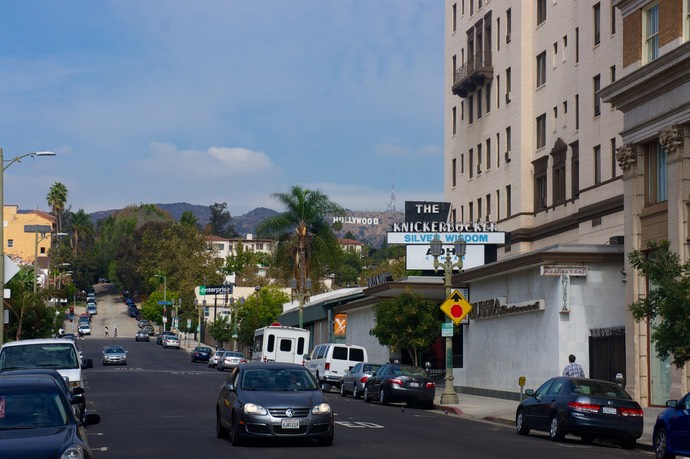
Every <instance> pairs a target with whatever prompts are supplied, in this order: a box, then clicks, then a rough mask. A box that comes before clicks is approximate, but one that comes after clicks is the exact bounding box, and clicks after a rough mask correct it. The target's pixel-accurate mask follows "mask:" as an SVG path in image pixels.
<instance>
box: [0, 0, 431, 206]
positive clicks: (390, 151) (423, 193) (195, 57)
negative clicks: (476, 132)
mask: <svg viewBox="0 0 690 459" xmlns="http://www.w3.org/2000/svg"><path fill="white" fill-rule="evenodd" d="M443 13H444V2H443V1H442V0H362V1H354V0H352V1H350V0H278V1H269V0H256V1H247V0H237V1H235V0H204V1H191V0H188V1H181V0H113V1H105V0H98V1H94V0H71V1H67V0H22V1H14V2H9V1H8V2H2V3H0V69H1V71H0V146H1V147H3V149H4V155H5V160H8V159H11V158H13V157H16V156H18V155H21V154H24V153H27V152H32V151H37V150H52V151H55V152H57V154H58V156H56V157H52V158H51V157H48V158H36V159H34V160H31V159H30V158H26V159H25V160H22V162H21V164H13V165H12V166H11V167H9V168H8V169H7V170H6V171H5V174H4V179H5V184H4V190H5V194H4V199H5V203H6V204H17V205H19V207H20V208H21V209H43V210H47V209H48V204H47V202H46V199H45V197H46V194H47V193H48V190H49V188H50V186H51V185H52V184H53V183H55V182H61V183H63V184H65V185H66V186H67V189H68V190H69V200H68V206H72V210H74V211H76V210H78V209H80V208H83V209H84V210H85V211H87V212H94V211H97V210H106V209H114V208H120V207H124V206H127V205H131V204H140V203H174V202H188V203H191V204H200V205H205V206H207V205H210V204H213V203H214V202H226V203H227V204H228V210H229V211H230V213H231V215H242V214H244V213H246V212H248V211H250V210H252V209H254V208H256V207H268V208H272V209H275V210H281V209H280V207H279V206H278V203H277V202H276V201H275V200H274V199H273V198H272V197H271V194H272V193H276V192H286V191H288V190H289V189H290V188H291V187H292V186H293V185H301V186H303V187H305V188H308V189H319V190H321V191H322V192H324V193H326V194H327V195H328V196H329V198H330V199H331V200H333V201H335V202H337V203H339V204H340V205H342V206H343V207H345V208H348V209H352V210H385V209H386V206H387V204H388V202H389V201H390V195H391V190H392V187H393V183H395V190H396V201H397V208H398V209H399V210H401V209H403V204H404V201H406V200H430V201H442V200H443V94H444V88H443V48H444V43H443V38H444V37H443V28H444V17H443Z"/></svg>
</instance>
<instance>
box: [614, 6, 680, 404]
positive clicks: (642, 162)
mask: <svg viewBox="0 0 690 459" xmlns="http://www.w3.org/2000/svg"><path fill="white" fill-rule="evenodd" d="M614 3H615V7H616V8H617V9H618V10H619V12H620V14H621V16H622V18H623V38H624V43H625V45H624V47H623V48H622V50H621V51H620V54H621V57H622V60H623V67H622V68H621V72H620V74H621V78H620V79H619V80H617V81H616V82H613V83H612V84H610V85H607V86H606V87H605V88H604V89H603V90H602V92H601V95H602V98H603V100H604V101H606V102H609V103H611V104H612V106H613V107H614V108H615V109H617V110H619V111H620V112H621V113H622V114H623V117H624V123H623V129H622V130H621V135H622V143H621V145H620V146H619V147H618V153H617V158H618V162H619V163H620V165H621V166H622V168H623V187H624V195H625V200H624V201H625V212H624V215H625V219H624V226H625V251H626V253H629V252H631V251H632V250H645V248H646V246H647V243H648V242H649V241H655V240H662V239H663V240H668V241H669V242H670V248H671V250H672V251H673V252H676V253H677V254H679V256H680V261H681V263H685V262H687V261H688V259H689V257H690V252H689V250H690V247H689V246H688V240H690V239H689V238H690V228H689V225H690V218H689V212H690V210H689V206H690V43H689V41H690V0H657V1H642V0H616V1H615V2H614ZM626 261H627V260H626ZM625 272H627V273H628V274H627V276H626V279H627V282H626V284H625V299H626V303H628V304H630V303H632V302H635V301H637V300H638V299H639V298H640V297H641V296H644V295H645V294H646V293H647V291H648V288H649V286H648V285H647V283H646V282H645V279H642V278H640V276H639V275H637V274H636V273H634V272H633V270H632V268H631V267H630V266H629V264H628V263H626V266H625ZM626 328H627V329H628V330H630V331H631V332H630V333H627V334H626V348H627V349H628V355H627V366H628V386H627V389H628V390H629V391H630V392H631V393H632V394H633V395H634V396H635V398H638V399H640V400H641V401H642V402H643V404H650V405H663V404H664V403H665V401H666V400H667V399H669V398H678V397H680V396H681V395H682V394H684V393H686V392H687V391H688V390H689V387H690V380H689V378H690V374H689V373H688V370H687V366H686V368H685V369H683V370H677V369H675V367H673V366H672V365H671V363H670V360H671V359H670V358H668V359H665V360H660V359H659V358H658V357H657V355H656V352H655V349H654V345H653V343H652V342H650V340H649V336H650V327H649V324H647V323H645V322H641V323H637V322H635V321H634V320H633V319H632V317H628V319H627V323H626Z"/></svg>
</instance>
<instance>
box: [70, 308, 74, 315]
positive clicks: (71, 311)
mask: <svg viewBox="0 0 690 459" xmlns="http://www.w3.org/2000/svg"><path fill="white" fill-rule="evenodd" d="M69 315H71V316H73V315H74V306H70V307H69Z"/></svg>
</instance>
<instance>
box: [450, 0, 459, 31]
mask: <svg viewBox="0 0 690 459" xmlns="http://www.w3.org/2000/svg"><path fill="white" fill-rule="evenodd" d="M451 17H452V21H451V24H452V25H451V27H452V30H453V32H455V31H456V30H458V4H457V3H453V7H452V12H451Z"/></svg>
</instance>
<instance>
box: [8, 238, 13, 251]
mask: <svg viewBox="0 0 690 459" xmlns="http://www.w3.org/2000/svg"><path fill="white" fill-rule="evenodd" d="M7 247H8V248H10V249H11V248H12V247H14V239H8V240H7Z"/></svg>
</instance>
